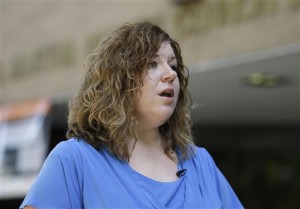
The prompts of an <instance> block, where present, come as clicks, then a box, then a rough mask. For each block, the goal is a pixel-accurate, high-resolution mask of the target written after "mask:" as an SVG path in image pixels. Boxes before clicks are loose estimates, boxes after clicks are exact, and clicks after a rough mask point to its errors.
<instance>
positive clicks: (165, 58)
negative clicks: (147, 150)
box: [135, 42, 180, 128]
mask: <svg viewBox="0 0 300 209" xmlns="http://www.w3.org/2000/svg"><path fill="white" fill-rule="evenodd" d="M176 70H177V60H176V58H175V54H174V51H173V49H172V47H171V45H170V43H169V42H163V43H162V44H161V46H160V48H159V50H158V51H157V53H156V57H155V59H154V60H152V62H151V63H150V65H149V66H148V69H146V70H145V72H144V73H143V75H142V79H143V86H142V87H141V89H140V94H138V96H137V104H136V112H135V113H136V117H137V120H138V122H139V125H140V126H142V127H144V128H157V127H159V126H161V125H162V124H164V123H165V122H166V121H167V120H168V119H169V118H170V117H171V116H172V114H173V112H174V110H175V107H176V104H177V99H178V95H179V89H180V83H179V79H178V77H177V73H176Z"/></svg>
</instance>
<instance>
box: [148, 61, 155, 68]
mask: <svg viewBox="0 0 300 209" xmlns="http://www.w3.org/2000/svg"><path fill="white" fill-rule="evenodd" d="M149 68H157V62H156V61H153V62H150V63H149Z"/></svg>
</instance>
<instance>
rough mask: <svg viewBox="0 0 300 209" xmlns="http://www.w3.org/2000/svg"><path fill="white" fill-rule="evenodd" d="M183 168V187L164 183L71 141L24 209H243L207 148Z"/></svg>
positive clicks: (47, 165)
mask: <svg viewBox="0 0 300 209" xmlns="http://www.w3.org/2000/svg"><path fill="white" fill-rule="evenodd" d="M182 167H183V168H185V169H187V172H186V174H185V175H184V176H183V177H181V178H179V179H178V180H177V181H174V182H158V181H155V180H153V179H150V178H148V177H146V176H143V175H141V174H139V173H137V172H136V171H134V170H133V169H132V168H131V167H130V166H129V164H128V163H127V162H125V161H120V160H118V159H117V158H116V157H114V156H113V155H112V154H111V153H110V152H109V151H108V150H107V149H105V148H102V149H98V150H97V149H95V148H94V147H92V146H91V145H89V144H88V143H87V142H85V141H84V140H78V139H75V138H73V139H69V140H67V141H63V142H60V143H59V144H58V145H57V146H56V147H55V148H54V149H53V150H52V151H51V153H50V154H49V156H48V157H47V159H46V160H45V162H44V165H43V167H42V169H41V171H40V173H39V175H38V176H37V178H36V180H35V182H34V184H33V185H32V187H31V189H30V191H29V192H28V194H27V195H26V197H25V199H24V201H23V203H22V204H21V206H20V208H24V206H26V205H31V206H33V207H36V208H39V209H50V208H51V209H71V208H72V209H83V208H85V209H88V208H90V209H96V208H97V209H100V208H101V209H102V208H114V209H126V208H128V209H129V208H139V209H146V208H157V209H166V208H172V209H177V208H189V209H196V208H228V209H229V208H231V209H240V208H243V206H242V205H241V203H240V201H239V200H238V198H237V196H236V195H235V193H234V191H233V190H232V188H231V187H230V185H229V184H228V182H227V180H226V179H225V178H224V176H223V175H222V174H221V172H220V171H219V169H218V168H217V167H216V165H215V163H214V161H213V159H212V158H211V156H210V155H209V153H208V152H207V151H206V150H205V149H204V148H199V147H196V152H195V155H194V156H193V157H192V158H190V159H188V160H186V161H184V162H182Z"/></svg>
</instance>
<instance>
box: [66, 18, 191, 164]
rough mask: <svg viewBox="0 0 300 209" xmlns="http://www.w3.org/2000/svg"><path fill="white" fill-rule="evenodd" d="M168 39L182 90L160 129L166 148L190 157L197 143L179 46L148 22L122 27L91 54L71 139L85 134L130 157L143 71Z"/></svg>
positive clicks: (71, 119)
mask: <svg viewBox="0 0 300 209" xmlns="http://www.w3.org/2000/svg"><path fill="white" fill-rule="evenodd" d="M165 41H167V42H169V43H170V45H171V47H172V49H173V51H174V53H175V57H176V59H177V68H178V70H177V76H178V78H179V81H180V92H179V98H178V102H177V106H176V108H175V111H174V113H173V115H172V116H171V117H170V119H169V120H168V121H167V122H166V123H165V124H163V125H161V126H160V127H159V131H160V134H161V136H162V138H163V140H162V147H163V149H164V152H165V153H166V154H167V155H168V156H169V157H170V158H172V157H171V156H172V153H173V152H174V151H175V150H177V149H178V150H179V151H180V153H181V157H182V159H186V158H187V157H189V155H190V154H191V152H190V150H191V145H193V140H192V134H191V123H192V122H191V118H190V112H189V108H190V105H191V98H190V94H189V92H188V90H187V85H188V77H189V73H188V70H187V68H186V67H185V66H184V63H183V61H182V57H181V49H180V46H179V44H178V43H177V42H176V41H174V40H173V39H172V38H170V36H169V35H168V34H167V33H166V32H165V31H163V30H162V29H161V28H160V27H158V26H156V25H153V24H151V23H149V22H141V23H135V24H125V25H123V26H121V27H120V28H118V29H117V30H115V31H114V32H113V33H112V34H111V35H110V36H109V37H107V38H106V39H105V40H104V41H103V42H102V43H101V44H100V45H99V46H98V47H97V48H96V49H95V50H94V52H93V53H92V54H90V55H89V56H88V59H87V62H86V63H85V68H86V75H85V79H84V81H83V84H82V86H81V88H80V90H79V92H78V95H77V96H76V97H75V98H74V99H73V101H71V102H70V108H69V116H68V131H67V138H71V137H77V138H81V139H83V140H86V141H87V142H88V143H89V144H91V145H92V146H94V147H95V148H99V147H102V146H104V147H107V148H108V149H109V150H110V152H112V153H113V154H114V155H115V156H116V157H117V158H119V159H122V160H127V161H129V158H130V150H129V147H128V145H129V140H132V139H134V140H135V142H136V141H137V140H138V135H137V130H136V129H135V127H136V123H137V121H136V119H135V117H134V111H135V99H133V98H135V95H136V94H138V93H139V90H140V88H141V87H142V86H143V83H142V73H143V72H144V71H145V70H146V69H147V68H148V66H149V63H151V61H152V60H153V59H154V58H155V55H156V53H157V51H158V50H159V48H160V46H161V44H162V43H163V42H165Z"/></svg>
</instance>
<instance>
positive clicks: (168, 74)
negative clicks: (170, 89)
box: [161, 65, 177, 83]
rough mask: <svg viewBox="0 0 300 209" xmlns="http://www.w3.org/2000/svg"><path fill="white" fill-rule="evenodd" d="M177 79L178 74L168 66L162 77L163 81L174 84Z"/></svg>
mask: <svg viewBox="0 0 300 209" xmlns="http://www.w3.org/2000/svg"><path fill="white" fill-rule="evenodd" d="M176 77H177V73H176V72H175V71H174V70H173V69H172V68H171V67H170V66H169V65H168V66H166V67H165V70H164V72H163V74H162V76H161V80H162V81H163V82H170V83H172V82H173V81H174V80H175V78H176Z"/></svg>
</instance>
